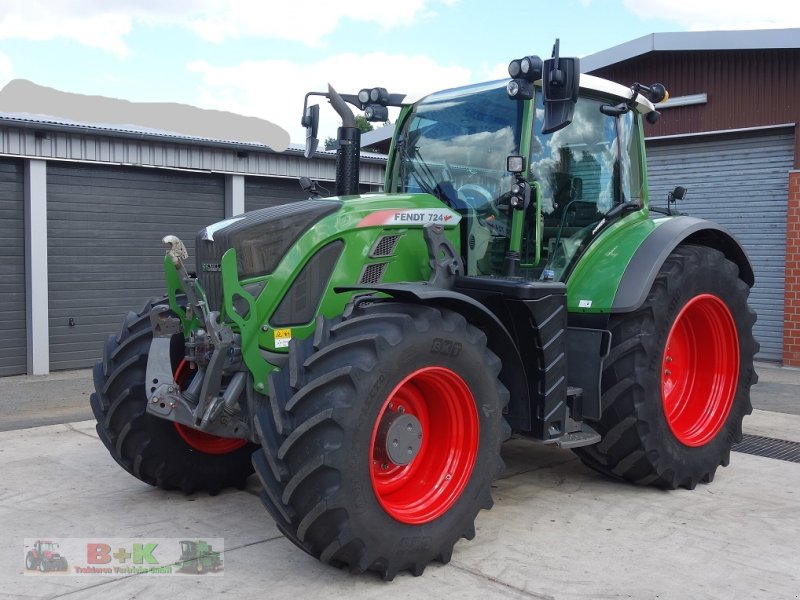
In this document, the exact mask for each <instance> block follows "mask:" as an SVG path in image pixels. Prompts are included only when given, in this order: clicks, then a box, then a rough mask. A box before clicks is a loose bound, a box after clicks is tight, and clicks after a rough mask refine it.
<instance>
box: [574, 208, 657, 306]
mask: <svg viewBox="0 0 800 600" xmlns="http://www.w3.org/2000/svg"><path fill="white" fill-rule="evenodd" d="M669 219H670V217H664V218H661V219H650V218H648V215H647V211H646V210H641V211H638V212H635V213H633V214H630V215H628V216H627V217H624V218H622V219H620V220H618V221H616V222H614V223H612V224H611V225H610V226H609V227H608V228H607V229H606V230H605V231H603V232H602V233H601V234H600V235H599V236H598V237H597V239H596V240H594V242H593V243H592V244H590V245H589V247H588V248H587V249H586V251H585V252H584V253H583V255H582V256H581V257H580V260H579V261H578V263H577V265H576V266H575V268H574V269H573V270H572V272H571V273H570V275H569V278H568V279H567V309H568V310H569V311H570V312H577V313H606V312H610V311H611V306H612V305H613V303H614V296H616V294H617V288H618V287H619V282H620V280H621V279H622V275H623V274H624V273H625V269H626V268H627V267H628V264H629V263H630V261H631V258H632V257H633V255H634V253H635V252H636V250H637V249H638V248H639V246H640V245H641V244H642V242H644V240H645V239H646V238H647V237H648V236H649V235H650V234H651V233H653V231H655V229H656V228H657V227H659V226H660V225H661V224H663V223H664V222H666V221H667V220H669ZM587 303H590V305H589V306H587V305H586V304H587Z"/></svg>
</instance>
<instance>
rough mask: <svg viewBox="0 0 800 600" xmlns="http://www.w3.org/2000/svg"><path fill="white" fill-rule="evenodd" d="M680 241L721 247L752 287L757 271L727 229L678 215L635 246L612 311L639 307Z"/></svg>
mask: <svg viewBox="0 0 800 600" xmlns="http://www.w3.org/2000/svg"><path fill="white" fill-rule="evenodd" d="M680 244H695V245H698V246H708V247H710V248H715V249H716V250H719V251H720V252H722V253H723V254H724V255H725V257H726V258H727V259H728V260H730V261H731V262H732V263H734V264H735V265H736V266H737V267H739V278H740V279H741V280H742V281H744V282H745V283H746V284H747V285H749V286H750V287H753V284H754V283H755V275H754V273H753V266H752V265H751V263H750V259H749V258H748V257H747V253H746V252H745V250H744V248H742V246H741V244H739V242H738V241H737V240H736V238H734V237H733V235H732V234H731V233H730V232H728V230H727V229H725V228H724V227H722V226H720V225H717V224H715V223H712V222H710V221H706V220H704V219H698V218H695V217H685V216H681V217H675V218H672V219H669V220H667V221H666V222H665V223H663V224H662V225H661V226H660V227H658V228H657V229H656V230H655V231H653V233H651V234H650V235H649V236H648V237H647V238H646V239H645V240H644V241H643V242H642V244H641V245H640V246H639V247H638V248H637V249H636V252H635V254H634V255H633V256H632V257H631V260H630V262H629V263H628V266H627V268H626V269H625V273H624V274H623V276H622V279H621V280H620V282H619V287H618V288H617V294H616V296H614V303H613V304H612V306H611V312H614V313H624V312H632V311H634V310H637V309H638V308H640V307H641V306H642V304H644V301H645V299H646V298H647V294H648V293H650V288H651V287H652V285H653V282H654V281H655V279H656V276H657V275H658V272H659V270H660V269H661V266H662V265H663V264H664V261H665V260H666V259H667V256H669V254H670V253H671V252H672V251H673V250H674V249H675V248H676V247H677V246H679V245H680Z"/></svg>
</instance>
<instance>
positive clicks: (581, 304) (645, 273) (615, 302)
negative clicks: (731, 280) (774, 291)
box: [567, 211, 755, 329]
mask: <svg viewBox="0 0 800 600" xmlns="http://www.w3.org/2000/svg"><path fill="white" fill-rule="evenodd" d="M679 244H697V245H702V246H708V247H711V248H715V249H717V250H719V251H721V252H722V253H723V254H725V257H726V258H728V260H730V261H732V262H734V263H735V264H736V265H737V266H738V267H739V277H740V278H741V279H742V281H744V282H745V283H747V284H748V285H749V286H752V285H753V283H754V281H755V277H754V275H753V267H752V266H751V264H750V260H749V259H748V258H747V254H746V252H745V251H744V249H743V248H742V246H741V245H740V244H739V242H737V241H736V239H735V238H734V237H733V235H731V234H730V233H729V232H728V231H727V230H726V229H725V228H724V227H721V226H720V225H717V224H715V223H711V222H710V221H706V220H704V219H698V218H696V217H687V216H671V217H659V218H656V219H651V218H649V217H648V215H647V214H646V213H645V211H639V212H637V213H633V214H631V215H628V216H627V217H624V218H622V219H620V220H619V221H616V222H615V223H613V224H611V225H610V226H608V227H607V228H606V230H605V231H603V232H602V233H601V234H600V235H599V236H597V238H596V239H595V240H594V241H593V242H592V243H591V244H590V245H589V247H588V248H587V249H586V250H585V252H584V253H583V255H582V256H581V257H580V259H579V260H578V263H577V264H576V265H575V267H574V269H573V270H572V272H571V273H570V274H569V278H568V280H567V304H568V309H569V312H570V325H573V326H574V325H578V326H590V327H599V328H600V329H603V328H604V325H602V324H597V323H594V324H587V323H580V324H579V323H575V322H574V321H575V318H579V319H584V318H589V317H590V316H591V315H592V314H594V315H598V314H606V315H608V314H609V313H624V312H630V311H634V310H637V309H638V308H639V307H641V305H642V304H643V303H644V301H645V299H646V298H647V294H648V293H649V292H650V288H651V287H652V285H653V281H655V278H656V275H658V271H659V269H660V268H661V266H662V265H663V264H664V261H665V260H666V258H667V256H669V254H670V252H672V251H673V250H674V249H675V248H676V247H677V246H678V245H679ZM581 315H583V316H581Z"/></svg>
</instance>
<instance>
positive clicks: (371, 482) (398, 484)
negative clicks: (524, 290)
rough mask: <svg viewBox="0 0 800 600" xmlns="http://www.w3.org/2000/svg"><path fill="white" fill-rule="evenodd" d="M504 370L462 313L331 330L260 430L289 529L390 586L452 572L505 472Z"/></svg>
mask: <svg viewBox="0 0 800 600" xmlns="http://www.w3.org/2000/svg"><path fill="white" fill-rule="evenodd" d="M500 368H501V364H500V360H499V359H498V358H497V357H496V356H495V355H494V354H493V353H492V352H491V351H489V350H488V348H487V347H486V337H485V335H484V334H483V333H482V332H480V331H479V330H478V329H476V328H475V327H472V326H471V325H469V324H468V323H467V322H466V320H465V319H464V318H463V317H462V316H460V315H458V314H456V313H453V312H451V311H447V310H438V309H435V308H431V307H423V306H416V305H408V304H399V303H376V304H372V305H369V306H366V307H365V308H358V309H354V310H353V311H352V314H349V315H347V316H346V317H345V318H344V319H343V320H340V321H338V322H333V323H331V322H327V321H320V323H319V325H318V327H317V331H316V334H315V337H314V340H313V341H312V340H306V341H305V342H300V343H293V344H292V346H291V347H290V365H289V366H287V367H286V368H284V369H282V370H281V371H279V372H276V373H274V374H273V375H272V376H271V381H270V383H271V390H270V392H271V394H270V402H271V410H270V409H264V410H262V411H261V412H260V413H259V415H258V418H257V430H258V432H259V435H260V437H261V440H262V444H263V449H262V451H259V452H256V453H255V454H254V455H253V463H254V465H255V468H256V473H257V474H258V476H259V478H260V479H261V482H262V484H263V491H262V494H261V496H262V501H263V502H264V505H265V506H266V508H267V509H268V510H269V512H270V513H271V515H272V516H273V518H274V519H275V521H276V523H277V526H278V528H279V529H280V530H281V531H282V532H283V533H284V534H285V535H286V536H287V537H288V538H289V539H290V540H291V541H293V542H294V543H295V544H296V545H297V546H299V547H300V548H301V549H303V550H304V551H306V552H308V553H309V554H311V555H312V556H314V557H316V558H318V559H320V560H321V561H322V562H325V563H329V564H331V565H334V566H348V567H349V568H350V570H351V571H353V572H363V571H366V570H373V571H377V572H378V573H379V574H380V575H381V576H382V577H383V578H384V579H386V580H391V579H392V578H394V576H395V575H396V574H397V573H398V572H399V571H401V570H406V569H407V570H409V571H411V572H412V573H414V574H415V575H419V574H421V573H422V571H423V570H424V569H425V566H426V565H427V564H428V563H430V562H431V561H433V560H438V561H440V562H443V563H446V562H448V561H449V560H450V556H451V553H452V549H453V546H454V544H455V543H456V542H457V541H458V540H459V539H460V538H462V537H465V538H467V539H472V537H474V535H475V527H474V521H475V517H476V516H477V513H478V512H479V511H480V510H481V509H482V508H485V509H488V508H490V507H491V506H492V499H491V493H490V486H491V482H492V481H493V480H494V479H495V478H496V477H497V476H498V475H499V474H500V473H501V472H502V469H503V463H502V459H501V458H500V444H501V441H502V440H504V439H505V438H507V437H508V434H509V433H510V430H509V429H508V425H507V424H506V423H505V420H504V419H503V416H502V411H503V407H504V406H505V405H506V404H507V402H508V391H507V390H506V389H505V388H504V387H503V385H502V384H501V383H500V381H499V379H498V374H499V372H500ZM395 442H397V443H395Z"/></svg>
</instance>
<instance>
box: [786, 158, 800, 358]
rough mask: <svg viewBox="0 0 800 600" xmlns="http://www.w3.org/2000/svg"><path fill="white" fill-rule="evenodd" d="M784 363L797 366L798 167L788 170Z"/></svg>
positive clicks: (799, 286)
mask: <svg viewBox="0 0 800 600" xmlns="http://www.w3.org/2000/svg"><path fill="white" fill-rule="evenodd" d="M785 289H786V297H785V300H784V325H783V364H784V365H788V366H793V367H800V170H797V171H791V172H790V173H789V197H788V202H787V211H786V288H785Z"/></svg>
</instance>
